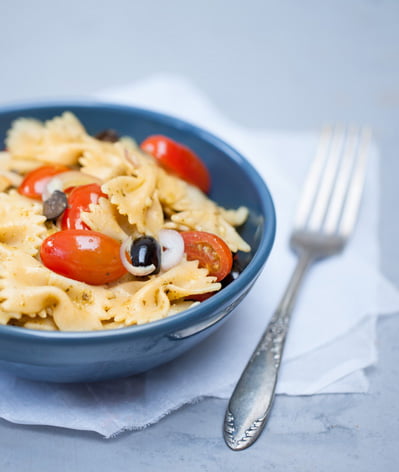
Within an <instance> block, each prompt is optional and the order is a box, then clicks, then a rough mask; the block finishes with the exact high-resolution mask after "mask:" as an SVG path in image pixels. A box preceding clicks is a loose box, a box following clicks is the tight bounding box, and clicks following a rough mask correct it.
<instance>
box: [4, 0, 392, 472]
mask: <svg viewBox="0 0 399 472" xmlns="http://www.w3.org/2000/svg"><path fill="white" fill-rule="evenodd" d="M0 19H1V22H0V23H1V27H0V57H1V62H0V104H3V103H10V102H14V101H16V100H17V101H20V100H23V99H36V98H45V97H52V98H54V97H60V96H63V97H65V96H73V97H76V96H84V95H87V94H90V93H92V92H93V91H97V90H100V89H103V88H106V87H111V86H116V85H122V84H126V83H128V82H131V81H133V80H136V79H140V78H145V77H147V76H148V75H149V74H153V73H156V72H173V73H179V74H182V75H185V76H187V77H188V78H189V79H191V80H192V81H193V82H194V83H195V84H196V85H198V86H199V87H200V88H201V89H203V90H204V92H205V93H207V94H208V95H209V96H210V97H211V99H212V100H213V102H214V103H215V104H216V105H217V106H218V107H219V108H220V109H221V110H222V111H223V112H224V113H225V114H226V115H227V116H229V117H230V118H232V119H234V120H235V121H236V122H238V123H240V124H243V125H250V126H255V127H262V128H263V127H267V128H271V129H282V130H295V131H300V130H309V129H312V130H314V129H317V128H319V126H320V125H321V124H323V123H325V122H326V121H334V120H341V121H355V122H359V123H369V124H371V125H372V126H373V128H374V130H375V134H376V138H377V140H378V144H379V146H380V149H381V153H382V163H381V185H382V201H381V228H380V240H381V249H382V269H383V271H384V273H385V274H386V275H387V276H388V277H389V278H390V279H391V280H392V281H393V282H394V283H395V284H396V285H399V263H398V260H399V257H398V256H399V249H398V248H399V245H398V244H397V241H398V240H399V225H398V220H399V217H398V213H397V210H396V209H397V206H398V190H397V188H398V183H397V182H398V179H399V154H398V153H399V151H398V148H399V137H398V124H399V2H397V1H395V0H391V1H389V0H380V1H378V0H363V1H360V0H335V1H333V0H329V1H323V2H320V1H317V0H303V1H295V0H284V1H277V0H276V1H262V0H259V1H255V0H247V1H236V0H230V1H229V0H225V1H218V0H215V1H211V0H207V1H205V0H203V1H198V2H197V1H187V0H186V1H184V0H180V1H179V0H168V1H161V0H159V1H144V0H142V1H141V2H138V1H135V0H134V1H128V0H125V1H123V0H114V1H112V2H105V1H100V0H97V1H93V0H90V1H82V0H81V1H78V0H69V1H68V2H55V1H50V0H44V1H42V0H35V1H34V2H32V1H28V0H25V1H22V0H0ZM378 332H379V341H378V344H379V345H378V347H379V353H380V359H379V362H378V365H377V366H376V367H375V368H372V369H369V371H368V374H369V377H370V380H371V392H370V394H368V395H334V396H316V397H278V398H277V401H276V403H275V408H274V413H273V416H272V418H271V421H270V422H269V425H268V429H267V431H266V432H265V433H264V434H263V435H262V437H261V438H260V439H259V440H258V442H257V443H256V444H255V445H254V446H253V447H252V448H251V449H249V450H247V451H243V452H232V451H230V450H229V449H227V448H226V446H225V445H224V442H223V439H222V435H221V428H222V420H223V416H224V410H225V407H226V401H222V400H212V399H208V400H204V401H202V402H200V403H198V404H196V405H192V406H188V407H185V408H182V409H181V410H180V411H178V412H176V413H174V414H172V415H171V416H169V417H167V418H166V419H164V420H162V421H161V422H160V423H158V424H157V425H155V426H152V427H150V428H148V429H146V430H144V431H140V432H134V433H126V434H123V435H121V436H120V437H117V438H116V439H114V440H108V441H106V440H104V439H101V438H100V437H99V436H97V435H96V434H91V433H82V432H74V431H69V430H62V429H56V428H50V427H48V428H47V427H29V426H19V425H14V424H11V423H8V422H6V421H2V420H1V421H0V470H1V471H2V472H8V471H12V472H14V471H31V470H32V471H37V470H40V471H44V472H47V471H53V470H57V471H58V472H64V471H65V472H66V471H68V472H69V471H72V470H73V471H78V472H79V471H87V472H90V471H95V472H101V471H108V470H119V471H125V470H126V471H130V470H139V471H141V472H146V471H154V470H159V469H165V470H171V469H172V470H175V471H186V470H192V471H203V472H204V471H233V470H234V471H244V470H245V471H246V470H254V471H256V472H257V471H263V470H278V471H280V470H284V471H286V470H287V471H288V470H289V471H290V472H295V471H305V470H306V471H319V470H320V471H321V470H322V471H324V472H328V471H337V470H340V471H347V470H348V471H356V472H357V471H370V472H371V471H377V470H384V471H397V470H398V469H399V459H398V453H397V445H398V440H399V420H398V418H399V406H398V398H399V375H398V373H399V367H398V366H399V349H398V341H397V339H398V334H399V317H390V318H385V319H383V320H381V321H380V323H379V329H378ZM132 408H133V405H132Z"/></svg>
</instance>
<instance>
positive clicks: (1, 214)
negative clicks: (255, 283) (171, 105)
mask: <svg viewBox="0 0 399 472" xmlns="http://www.w3.org/2000/svg"><path fill="white" fill-rule="evenodd" d="M210 184H211V183H210V177H209V172H208V170H207V168H206V166H205V165H204V164H203V162H202V161H201V159H200V158H199V157H198V156H197V155H196V154H195V153H194V152H193V151H191V150H190V149H189V148H187V147H185V146H183V145H182V144H180V143H177V142H175V141H173V140H171V139H169V138H168V137H165V136H150V137H148V138H147V139H146V140H145V141H144V142H142V143H141V144H140V145H138V144H137V143H136V142H135V141H134V140H133V139H132V138H130V137H120V136H119V135H118V134H117V133H116V132H115V131H112V130H104V131H103V132H101V133H99V134H98V135H96V136H91V135H89V134H88V133H87V131H86V130H85V128H84V126H83V125H82V123H81V122H80V121H79V120H78V118H77V117H76V116H75V115H74V114H72V113H70V112H65V113H63V114H62V115H60V116H56V117H54V118H52V119H50V120H48V121H46V122H40V121H37V120H34V119H30V118H19V119H17V120H16V121H14V123H13V124H12V126H11V128H10V129H9V131H8V134H7V138H6V142H5V151H2V152H0V324H11V325H16V326H21V327H25V328H31V329H45V330H62V331H82V330H101V329H113V328H122V327H125V326H131V325H135V324H143V323H148V322H151V321H155V320H158V319H161V318H164V317H167V316H171V315H173V314H176V313H178V312H180V311H183V310H186V309H188V308H190V307H191V306H193V305H195V304H198V303H201V301H203V300H204V299H206V298H207V297H209V296H211V295H212V294H213V293H215V292H217V291H218V290H220V289H221V288H222V286H223V284H224V283H226V281H227V280H228V279H229V277H231V274H232V273H234V254H235V253H237V251H245V252H248V251H250V246H249V245H248V244H247V243H246V242H245V241H244V240H243V238H242V237H241V236H240V235H239V233H238V232H237V229H236V228H237V227H238V226H240V225H242V224H243V223H244V222H245V220H246V218H247V216H248V209H247V208H245V207H239V208H237V209H225V208H223V207H221V206H219V205H218V204H217V203H215V202H214V201H212V200H211V199H210V198H209V197H208V196H207V192H208V191H209V187H210Z"/></svg>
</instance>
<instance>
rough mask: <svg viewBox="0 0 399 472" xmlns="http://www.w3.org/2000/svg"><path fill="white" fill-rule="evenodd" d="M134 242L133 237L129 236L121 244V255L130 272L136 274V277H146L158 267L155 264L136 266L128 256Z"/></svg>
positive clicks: (125, 266)
mask: <svg viewBox="0 0 399 472" xmlns="http://www.w3.org/2000/svg"><path fill="white" fill-rule="evenodd" d="M132 243H133V238H132V237H131V236H129V237H128V238H126V239H125V240H124V241H123V243H122V244H121V249H120V256H121V261H122V264H123V266H124V268H125V269H126V270H127V271H128V272H130V273H131V274H132V275H135V276H136V277H144V276H146V275H150V274H151V273H152V272H154V270H155V268H156V267H155V265H154V264H150V265H148V266H139V267H137V266H134V265H133V264H132V263H131V262H130V261H129V259H128V258H127V254H128V252H129V251H130V247H131V245H132Z"/></svg>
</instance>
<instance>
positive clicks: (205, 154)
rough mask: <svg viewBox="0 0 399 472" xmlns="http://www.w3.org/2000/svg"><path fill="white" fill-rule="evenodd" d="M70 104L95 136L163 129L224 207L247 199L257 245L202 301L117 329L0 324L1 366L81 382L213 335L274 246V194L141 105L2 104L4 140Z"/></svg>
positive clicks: (199, 133) (236, 159) (200, 137)
mask: <svg viewBox="0 0 399 472" xmlns="http://www.w3.org/2000/svg"><path fill="white" fill-rule="evenodd" d="M65 110H69V111H71V112H73V113H74V114H76V116H77V117H78V118H79V119H80V120H81V121H82V123H83V124H84V125H85V127H86V129H87V130H88V132H89V133H91V134H96V133H97V132H99V131H101V130H103V129H105V128H113V129H115V130H118V132H119V133H120V134H122V135H128V136H132V137H134V138H135V139H136V140H137V141H139V142H140V141H141V140H143V139H144V138H145V137H147V136H148V135H151V134H164V135H166V136H169V137H171V138H173V139H176V140H177V141H180V142H182V143H184V144H186V145H187V146H189V147H191V148H192V149H193V150H194V151H195V152H197V153H198V155H199V156H201V158H202V159H203V160H204V161H205V163H206V165H207V167H208V168H209V170H210V172H211V176H212V182H213V186H212V190H211V195H210V196H211V198H212V199H214V200H215V201H216V202H218V203H219V204H221V205H223V206H225V207H227V208H236V207H238V206H240V205H245V206H247V207H248V208H249V210H250V216H249V219H248V221H247V222H246V223H245V224H244V225H243V227H242V228H241V230H240V233H241V234H242V236H243V237H244V239H245V240H246V241H247V242H248V243H249V244H250V245H251V247H252V252H251V253H249V254H244V253H242V254H240V255H239V257H240V262H241V264H242V266H244V267H245V268H244V270H243V272H242V273H241V275H240V276H239V277H238V278H237V279H236V280H235V281H234V282H232V283H231V284H230V285H228V286H227V287H225V288H224V289H223V290H221V291H220V292H219V293H217V294H216V295H214V296H213V297H211V298H210V299H208V300H206V301H205V302H203V303H201V304H200V305H199V306H196V307H194V308H191V309H189V310H187V311H185V312H182V313H180V314H177V315H175V316H172V317H169V318H166V319H162V320H160V321H155V322H152V323H148V324H145V325H141V326H131V327H127V328H123V329H117V330H105V331H95V332H47V331H39V330H29V329H25V328H20V327H14V326H0V367H2V368H4V369H7V370H8V371H11V372H13V373H15V374H16V375H17V376H20V377H25V378H30V379H35V380H44V381H53V382H80V381H97V380H105V379H110V378H117V377H123V376H128V375H132V374H136V373H139V372H143V371H146V370H148V369H151V368H153V367H155V366H158V365H160V364H163V363H165V362H168V361H170V360H172V359H174V358H175V357H177V356H179V355H181V354H182V353H184V352H185V351H187V350H188V349H190V348H191V347H192V346H194V345H196V344H197V343H199V342H200V341H201V340H202V339H204V338H205V337H207V336H209V335H210V334H211V333H212V332H213V331H214V330H216V329H217V328H218V327H220V326H221V325H222V324H223V322H224V321H225V320H226V319H227V318H228V315H229V313H230V312H231V311H232V310H233V309H234V308H235V307H236V306H237V305H238V304H239V303H240V302H241V301H242V300H243V298H244V297H245V296H246V295H247V293H248V291H249V290H250V289H251V287H252V285H253V283H254V282H255V280H256V279H257V277H258V275H259V274H260V272H261V270H262V268H263V266H264V264H265V262H266V260H267V258H268V256H269V253H270V251H271V248H272V245H273V240H274V235H275V212H274V206H273V202H272V198H271V196H270V193H269V191H268V189H267V187H266V185H265V183H264V181H263V180H262V179H261V177H260V176H259V175H258V173H257V172H256V171H255V170H254V168H253V167H252V166H251V165H250V164H249V163H248V162H247V161H246V160H245V158H244V157H243V156H242V155H241V154H239V153H238V152H237V151H235V150H234V149H233V148H231V147H230V146H229V145H228V144H226V143H225V142H223V141H221V140H220V139H218V138H217V137H215V136H213V135H212V134H210V133H208V132H206V131H204V130H202V129H200V128H197V127H196V126H193V125H191V124H189V123H186V122H184V121H182V120H179V119H176V118H172V117H170V116H166V115H162V114H159V113H154V112H152V111H148V110H143V109H139V108H133V107H127V106H119V105H110V104H98V103H82V102H79V103H71V102H65V103H56V104H29V105H24V106H12V107H7V108H4V107H3V108H0V142H3V140H4V138H5V133H6V131H7V129H8V128H9V127H10V125H11V122H12V121H13V120H15V119H17V118H19V117H34V118H37V119H40V120H45V119H49V118H52V117H53V116H55V115H59V114H61V113H62V112H64V111H65ZM0 263H1V261H0ZM21 269H22V268H21Z"/></svg>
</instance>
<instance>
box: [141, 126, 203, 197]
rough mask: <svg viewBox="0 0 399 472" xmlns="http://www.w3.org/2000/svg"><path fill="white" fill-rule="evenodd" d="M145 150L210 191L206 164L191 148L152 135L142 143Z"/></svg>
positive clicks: (173, 171)
mask: <svg viewBox="0 0 399 472" xmlns="http://www.w3.org/2000/svg"><path fill="white" fill-rule="evenodd" d="M141 148H142V149H143V151H145V152H148V154H151V155H152V156H154V157H155V159H157V161H158V162H159V163H160V164H161V166H162V167H163V168H164V169H166V170H167V171H168V172H171V173H173V174H175V175H177V176H178V177H180V178H181V179H183V180H185V181H186V182H189V183H190V184H193V185H195V186H197V187H198V188H200V189H201V190H202V191H203V192H205V193H207V192H209V188H210V186H211V178H210V175H209V172H208V169H207V168H206V166H205V164H204V163H203V162H202V161H201V159H200V158H199V157H198V156H197V155H196V154H194V152H193V151H191V149H189V148H188V147H186V146H183V144H180V143H177V142H176V141H173V140H172V139H170V138H167V137H166V136H160V135H157V136H150V137H148V138H147V139H145V140H144V141H143V142H142V143H141Z"/></svg>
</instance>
